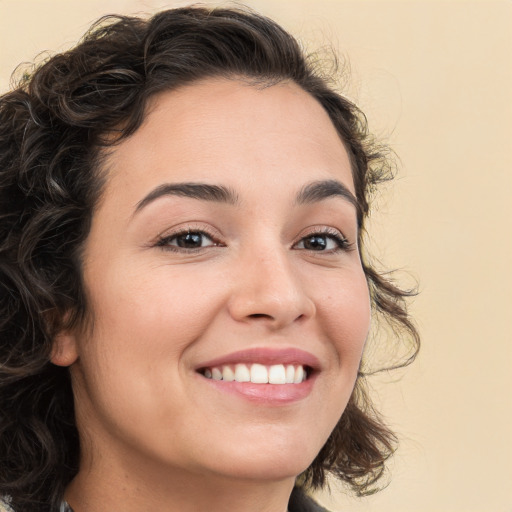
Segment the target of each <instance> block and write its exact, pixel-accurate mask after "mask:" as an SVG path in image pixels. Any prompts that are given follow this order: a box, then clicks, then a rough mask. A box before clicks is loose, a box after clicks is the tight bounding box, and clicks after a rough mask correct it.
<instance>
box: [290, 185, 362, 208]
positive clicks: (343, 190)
mask: <svg viewBox="0 0 512 512" xmlns="http://www.w3.org/2000/svg"><path fill="white" fill-rule="evenodd" d="M330 197H341V198H343V199H346V200H347V201H348V202H349V203H351V204H352V205H354V206H355V208H356V210H358V211H359V202H358V201H357V199H356V197H355V196H354V194H352V192H351V191H350V190H349V189H348V188H347V187H346V186H345V185H343V183H341V182H339V181H337V180H323V181H314V182H313V183H309V184H307V185H305V186H304V187H303V188H302V189H301V191H300V192H299V193H298V194H297V198H296V203H297V204H309V203H317V202H319V201H322V200H324V199H328V198H330Z"/></svg>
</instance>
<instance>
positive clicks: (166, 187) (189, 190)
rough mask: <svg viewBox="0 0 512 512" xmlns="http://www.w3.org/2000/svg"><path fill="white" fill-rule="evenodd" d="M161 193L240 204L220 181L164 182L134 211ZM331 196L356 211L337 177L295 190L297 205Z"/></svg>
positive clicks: (160, 195) (352, 199) (345, 188)
mask: <svg viewBox="0 0 512 512" xmlns="http://www.w3.org/2000/svg"><path fill="white" fill-rule="evenodd" d="M164 196H178V197H188V198H191V199H199V200H202V201H213V202H218V203H226V204H231V205H237V204H239V198H238V194H237V193H236V192H235V191H233V190H232V189H230V188H228V187H225V186H222V185H210V184H208V183H164V184H163V185H160V186H158V187H156V188H155V189H153V190H152V191H151V192H150V193H149V194H148V195H147V196H145V197H144V198H143V199H141V200H140V201H139V202H138V203H137V205H136V207H135V212H134V214H135V213H137V212H139V211H140V210H142V209H143V208H144V207H145V206H147V205H148V204H150V203H152V202H153V201H155V200H157V199H159V198H161V197H164ZM330 197H341V198H343V199H345V200H347V201H348V202H349V203H350V204H352V205H353V206H354V207H355V208H356V210H357V211H358V212H359V203H358V201H357V199H356V197H355V196H354V194H352V192H351V191H350V190H349V189H348V188H347V187H346V186H345V185H344V184H343V183H341V182H339V181H337V180H321V181H314V182H312V183H308V184H307V185H305V186H304V187H303V188H302V189H301V190H300V191H299V193H298V194H297V197H296V198H295V203H296V204H299V205H303V204H311V203H317V202H320V201H322V200H324V199H328V198H330Z"/></svg>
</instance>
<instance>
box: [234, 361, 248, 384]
mask: <svg viewBox="0 0 512 512" xmlns="http://www.w3.org/2000/svg"><path fill="white" fill-rule="evenodd" d="M235 380H236V381H237V382H250V380H251V374H250V373H249V368H247V366H245V364H237V365H236V366H235Z"/></svg>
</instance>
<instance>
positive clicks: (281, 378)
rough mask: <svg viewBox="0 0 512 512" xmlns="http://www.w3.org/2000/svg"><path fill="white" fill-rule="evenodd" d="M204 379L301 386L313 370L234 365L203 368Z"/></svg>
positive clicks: (291, 367) (288, 366) (201, 372)
mask: <svg viewBox="0 0 512 512" xmlns="http://www.w3.org/2000/svg"><path fill="white" fill-rule="evenodd" d="M198 371H199V373H200V374H201V375H203V377H205V378H207V379H212V380H221V381H226V382H251V383H253V384H300V383H301V382H304V381H305V380H306V379H307V378H308V376H309V375H310V373H311V368H310V367H309V366H304V365H294V364H286V365H284V364H273V365H263V364H259V363H253V364H243V363H239V364H234V365H222V366H213V367H211V368H201V369H199V370H198Z"/></svg>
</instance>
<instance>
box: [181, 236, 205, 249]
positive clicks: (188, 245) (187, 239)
mask: <svg viewBox="0 0 512 512" xmlns="http://www.w3.org/2000/svg"><path fill="white" fill-rule="evenodd" d="M202 241H203V236H202V235H201V234H200V233H187V234H185V235H181V236H179V237H178V240H177V242H178V247H184V248H185V249H194V248H195V247H201V242H202Z"/></svg>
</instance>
